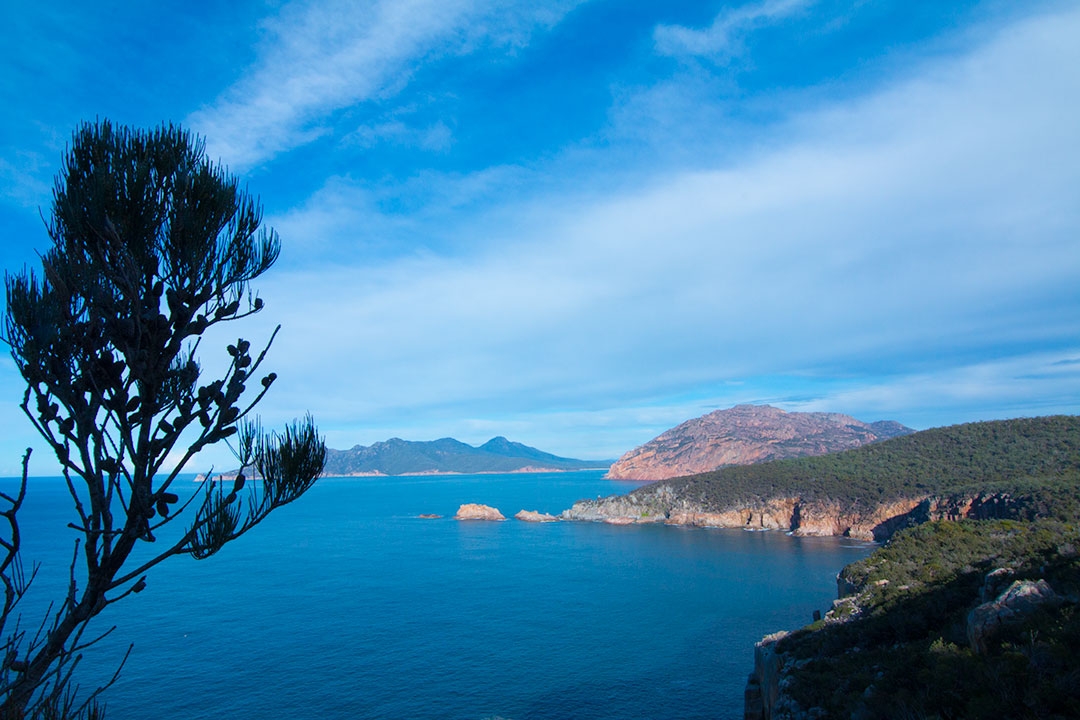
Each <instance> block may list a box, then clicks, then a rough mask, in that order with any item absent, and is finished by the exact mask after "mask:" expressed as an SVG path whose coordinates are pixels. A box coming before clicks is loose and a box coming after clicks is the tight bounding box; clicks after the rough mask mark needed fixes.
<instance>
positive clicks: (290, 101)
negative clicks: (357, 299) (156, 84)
mask: <svg viewBox="0 0 1080 720" xmlns="http://www.w3.org/2000/svg"><path fill="white" fill-rule="evenodd" d="M573 4H575V0H564V1H563V2H559V3H555V4H548V5H547V6H545V7H544V8H543V9H537V10H534V9H530V8H528V7H527V6H525V5H523V6H511V7H503V6H500V4H499V3H497V2H494V1H493V0H373V1H371V2H354V1H353V0H335V1H332V2H314V1H311V2H308V1H306V0H298V1H297V2H293V3H291V4H289V5H286V6H285V7H284V8H283V9H282V11H281V13H280V14H279V15H278V16H277V17H275V18H272V19H270V20H267V21H266V22H265V26H264V33H265V39H264V41H263V43H262V46H261V50H260V52H259V56H258V59H257V61H256V63H255V65H254V66H252V67H251V68H249V69H248V70H247V71H246V72H245V73H244V75H243V76H242V77H241V78H240V79H239V80H238V81H237V82H236V84H235V85H233V86H232V87H231V88H230V89H229V90H227V91H226V92H225V93H224V94H223V96H222V97H220V98H219V99H218V100H217V101H216V102H215V103H214V104H213V105H211V106H210V107H207V108H204V109H202V110H199V111H197V112H195V113H193V114H192V115H191V116H190V117H189V118H188V122H187V124H188V125H190V126H192V127H194V128H195V129H196V130H197V131H198V132H200V134H202V135H204V136H205V137H207V138H209V142H210V147H209V150H210V153H211V155H212V156H220V157H221V158H223V159H224V160H225V161H226V162H227V163H228V164H229V165H230V166H232V167H233V168H234V169H243V168H246V167H250V166H253V165H256V164H258V163H260V162H262V161H265V160H267V159H269V158H272V157H274V156H275V155H276V154H278V153H280V152H283V151H286V150H289V149H292V148H294V147H297V146H299V145H303V144H305V143H308V142H310V141H312V140H314V139H316V138H318V137H320V136H322V135H324V134H327V133H329V132H331V131H330V123H329V116H331V115H332V114H333V113H334V112H336V111H339V110H341V109H343V108H347V107H351V106H356V105H358V104H361V103H365V102H379V101H381V100H384V99H385V98H387V97H388V96H392V95H393V94H394V93H396V92H398V91H400V89H401V88H402V87H403V86H404V85H406V84H407V83H408V82H409V80H410V78H411V76H412V73H413V72H414V71H415V69H416V68H417V67H418V66H419V65H420V64H422V63H424V62H429V61H431V60H433V59H437V58H438V57H440V56H442V55H447V54H451V55H452V54H459V53H468V52H473V51H476V50H477V49H478V48H484V47H491V46H496V47H503V48H511V49H512V48H513V47H515V46H519V45H521V44H523V43H525V42H527V41H528V38H529V37H530V34H531V33H532V32H533V31H535V30H536V29H537V28H543V27H549V26H550V25H552V24H554V23H556V22H558V20H559V19H560V18H561V17H562V14H563V13H565V12H566V10H567V9H569V8H570V7H572V6H573ZM432 141H434V142H442V141H441V140H439V139H438V138H434V139H433V140H432Z"/></svg>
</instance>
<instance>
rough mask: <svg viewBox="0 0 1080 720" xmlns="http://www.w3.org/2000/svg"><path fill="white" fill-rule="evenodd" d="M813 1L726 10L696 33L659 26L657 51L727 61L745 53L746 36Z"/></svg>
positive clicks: (766, 0) (785, 0) (784, 0)
mask: <svg viewBox="0 0 1080 720" xmlns="http://www.w3.org/2000/svg"><path fill="white" fill-rule="evenodd" d="M812 2H813V0H761V2H756V3H750V4H747V5H742V6H740V7H737V8H730V9H725V10H723V11H722V12H720V14H719V15H717V16H716V18H715V19H714V20H713V22H712V25H710V26H709V27H707V28H705V29H703V30H695V29H692V28H688V27H684V26H681V25H660V26H659V27H657V28H656V31H655V33H654V40H655V43H656V50H657V52H659V53H660V54H662V55H674V56H685V55H690V56H704V57H710V58H713V59H715V60H725V59H730V58H732V57H736V56H739V55H742V54H743V52H744V51H745V49H744V47H743V43H742V39H743V36H744V35H745V34H747V33H749V32H751V31H752V30H755V29H757V28H759V27H762V26H764V25H768V24H770V23H775V22H777V21H779V20H782V19H784V18H787V17H790V16H792V15H794V14H796V13H798V12H799V11H801V10H804V9H806V8H807V7H808V6H810V5H811V4H812Z"/></svg>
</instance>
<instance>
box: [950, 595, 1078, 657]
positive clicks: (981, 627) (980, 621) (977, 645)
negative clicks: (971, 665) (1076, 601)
mask: <svg viewBox="0 0 1080 720" xmlns="http://www.w3.org/2000/svg"><path fill="white" fill-rule="evenodd" d="M988 579H989V578H988ZM1061 602H1062V600H1061V597H1060V596H1059V595H1058V594H1057V593H1056V592H1054V589H1053V588H1052V587H1050V583H1048V582H1046V581H1045V580H1037V581H1031V580H1015V581H1014V582H1013V583H1012V584H1011V585H1009V587H1008V588H1007V589H1006V590H1005V591H1004V592H1002V593H1001V594H1000V595H998V596H997V599H995V600H993V601H991V602H988V603H983V604H982V605H979V606H978V607H976V608H975V609H974V610H972V611H971V612H970V613H968V618H967V636H968V642H969V643H970V644H971V648H972V650H974V651H975V652H977V653H985V652H986V646H987V643H988V642H989V640H990V639H991V638H992V637H993V636H994V635H996V634H997V633H998V632H1000V631H1001V630H1002V629H1004V628H1005V627H1007V626H1009V625H1014V624H1016V623H1019V622H1022V621H1023V620H1024V619H1025V618H1027V617H1028V616H1030V615H1031V614H1032V613H1034V612H1035V611H1036V610H1038V609H1039V608H1041V607H1044V606H1054V605H1060V604H1061Z"/></svg>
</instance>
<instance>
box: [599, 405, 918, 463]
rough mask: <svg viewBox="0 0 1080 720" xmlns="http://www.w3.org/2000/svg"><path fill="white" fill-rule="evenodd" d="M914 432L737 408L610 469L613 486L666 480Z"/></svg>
mask: <svg viewBox="0 0 1080 720" xmlns="http://www.w3.org/2000/svg"><path fill="white" fill-rule="evenodd" d="M912 432H914V430H912V429H911V428H909V427H905V426H904V425H901V424H900V423H898V422H894V421H892V420H882V421H878V422H874V423H865V422H862V421H861V420H856V419H855V418H853V417H851V416H850V415H841V414H840V413H816V412H815V413H801V412H785V411H783V410H780V409H779V408H774V407H771V406H769V405H736V406H735V407H733V408H729V409H727V410H716V411H715V412H711V413H709V414H708V415H703V416H701V417H699V418H694V419H693V420H687V421H686V422H684V423H682V424H681V425H679V426H677V427H674V428H672V429H671V430H668V431H666V432H664V433H663V434H661V435H659V436H658V437H656V438H654V439H652V440H650V441H649V442H647V443H645V444H644V445H641V446H640V447H637V448H634V449H633V450H631V451H630V452H628V453H626V454H625V455H623V456H622V457H621V458H619V460H618V461H616V462H615V464H614V465H612V466H611V469H610V470H609V471H608V477H610V478H612V479H615V480H665V479H667V478H673V477H680V476H683V475H693V474H695V473H702V472H709V471H710V470H716V469H717V468H721V467H725V466H727V465H750V464H754V463H759V462H765V461H767V460H783V459H787V458H797V457H805V456H809V455H825V454H827V453H834V452H840V451H842V450H850V449H852V448H856V447H859V446H860V445H866V444H867V443H873V442H877V441H879V440H887V439H889V438H893V437H899V436H901V435H908V434H910V433H912Z"/></svg>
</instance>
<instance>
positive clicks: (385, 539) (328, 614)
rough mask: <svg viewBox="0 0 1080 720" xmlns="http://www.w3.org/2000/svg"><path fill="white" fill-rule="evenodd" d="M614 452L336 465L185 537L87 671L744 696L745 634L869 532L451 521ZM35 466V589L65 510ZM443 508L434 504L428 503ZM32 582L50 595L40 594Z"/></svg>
mask: <svg viewBox="0 0 1080 720" xmlns="http://www.w3.org/2000/svg"><path fill="white" fill-rule="evenodd" d="M634 487H636V484H633V483H625V482H617V481H608V480H604V479H603V478H602V471H588V472H575V473H538V474H509V475H468V476H427V477H394V478H324V479H322V480H320V481H319V482H318V483H317V484H316V485H315V487H313V488H312V490H311V491H309V492H308V494H307V495H305V496H304V497H303V498H301V499H300V500H299V501H297V502H296V503H294V504H292V505H290V506H287V507H285V508H283V509H281V510H280V511H278V512H276V513H274V514H273V515H271V516H270V517H269V518H268V519H267V520H266V522H265V523H263V525H261V526H259V527H258V528H256V529H255V530H254V531H253V532H252V533H250V534H249V535H247V536H245V537H243V538H241V539H240V540H238V541H236V542H235V543H232V544H231V545H229V546H227V547H226V548H225V549H224V550H223V551H222V552H221V553H219V554H218V555H216V556H214V557H213V558H211V559H209V560H205V561H195V560H193V559H191V558H188V557H183V558H176V559H173V560H170V561H168V562H166V563H165V564H163V565H161V566H159V567H158V568H156V569H155V570H153V571H152V572H151V573H150V575H149V577H148V586H147V589H146V590H145V591H143V592H142V593H140V594H138V595H133V596H130V597H128V598H126V599H124V600H123V601H122V602H120V603H117V604H116V605H115V606H112V607H110V608H109V609H107V610H106V612H105V613H103V614H102V616H100V617H99V618H97V619H95V625H94V626H93V627H94V628H96V629H97V630H99V631H101V630H104V629H107V628H108V627H109V626H110V625H116V627H117V629H116V630H115V631H114V632H113V633H112V634H111V635H110V636H109V637H108V638H106V639H105V640H104V641H102V642H101V643H99V644H98V645H96V646H95V647H93V648H92V649H91V650H89V651H88V652H87V655H86V657H85V658H84V660H83V662H82V664H81V665H80V667H79V671H78V673H77V677H78V678H79V679H80V681H81V683H82V684H83V686H84V687H91V686H93V685H94V684H95V683H97V682H101V681H103V680H104V679H105V678H107V677H108V675H110V674H111V672H112V670H113V669H115V666H116V664H117V663H118V662H119V660H120V658H122V656H123V653H124V650H125V649H126V648H127V646H128V644H129V643H134V644H135V647H134V650H133V651H132V654H131V657H130V658H129V660H128V661H127V664H126V665H125V667H124V668H123V672H122V673H121V676H120V679H119V680H118V681H117V682H116V684H115V685H113V686H112V687H111V688H110V689H109V690H108V691H107V693H106V695H105V700H106V702H107V704H108V717H109V718H110V719H111V720H127V719H129V718H130V719H132V720H134V719H135V718H139V719H140V720H141V719H142V718H146V717H153V718H159V719H161V720H173V719H176V720H179V719H180V718H218V717H230V718H285V717H290V718H328V719H336V718H387V719H389V718H455V719H456V718H461V719H463V720H465V719H468V720H482V719H484V718H495V717H499V718H506V719H508V720H533V719H535V720H556V719H560V718H583V719H592V718H595V719H600V718H627V719H634V718H653V719H656V720H664V719H667V718H672V719H674V718H681V719H687V718H733V719H734V718H740V717H741V716H742V693H743V688H744V686H745V682H746V677H747V675H748V673H749V672H750V670H751V669H752V667H753V645H754V642H756V641H757V640H759V639H760V638H761V637H762V636H763V635H764V634H767V633H769V632H773V631H775V630H779V629H791V628H796V627H799V626H801V625H804V624H806V623H808V622H809V621H810V620H811V616H812V613H813V611H814V610H825V609H827V608H828V607H829V605H830V604H831V601H832V599H833V598H834V597H835V595H836V583H835V576H836V573H837V572H838V571H839V570H840V569H841V568H842V567H843V566H844V565H846V564H847V563H849V562H853V561H854V560H857V559H860V558H862V557H864V556H865V555H866V554H868V553H869V552H870V550H872V547H873V546H871V545H869V544H866V543H859V542H854V541H849V540H845V539H842V538H795V537H790V536H788V535H786V534H784V533H779V532H745V531H741V530H706V529H695V528H678V527H666V526H611V525H604V524H593V523H544V524H533V523H524V522H519V521H515V520H512V519H511V520H508V521H506V522H500V523H492V522H477V521H473V522H459V521H455V520H453V519H451V516H452V515H453V514H454V512H455V511H456V509H457V507H458V505H460V504H461V503H465V502H479V503H485V504H488V505H493V506H495V507H498V508H499V509H501V510H502V511H503V513H504V514H506V515H507V516H510V515H512V514H513V513H514V512H516V511H517V510H520V509H528V510H540V511H543V512H549V513H553V514H557V513H558V512H560V511H561V510H563V509H565V508H567V507H569V506H570V505H571V504H572V503H573V502H574V501H575V500H578V499H581V498H583V497H596V496H598V495H608V494H613V493H621V492H628V491H629V490H631V489H633V488H634ZM69 503H70V501H66V500H65V493H64V489H63V486H62V484H61V483H59V482H58V481H56V480H47V479H38V478H34V479H32V487H31V498H30V499H29V500H28V503H27V507H26V512H25V513H24V517H23V529H24V534H25V542H26V545H25V549H26V554H27V559H28V560H30V559H36V560H38V561H40V562H42V563H43V566H42V570H41V574H40V576H39V581H38V584H37V587H36V590H37V591H38V596H40V597H41V598H42V599H41V600H38V599H36V598H35V599H34V600H33V601H32V602H30V603H28V606H27V608H28V609H27V610H26V611H25V612H26V614H27V617H30V616H31V615H30V611H31V610H36V611H40V608H41V607H43V605H41V603H43V602H44V598H46V597H55V596H56V595H55V593H56V592H58V591H62V589H63V581H64V578H65V577H66V572H67V566H68V564H69V563H70V560H71V552H72V550H71V548H72V541H73V538H74V532H73V531H71V530H65V529H64V526H65V525H66V523H67V522H69V521H70V520H71V516H70V509H69V507H68V505H69ZM422 513H437V514H440V515H442V516H443V517H442V518H440V519H421V518H419V517H418V516H419V515H420V514H422ZM34 603H38V604H37V605H35V604H34Z"/></svg>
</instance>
